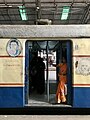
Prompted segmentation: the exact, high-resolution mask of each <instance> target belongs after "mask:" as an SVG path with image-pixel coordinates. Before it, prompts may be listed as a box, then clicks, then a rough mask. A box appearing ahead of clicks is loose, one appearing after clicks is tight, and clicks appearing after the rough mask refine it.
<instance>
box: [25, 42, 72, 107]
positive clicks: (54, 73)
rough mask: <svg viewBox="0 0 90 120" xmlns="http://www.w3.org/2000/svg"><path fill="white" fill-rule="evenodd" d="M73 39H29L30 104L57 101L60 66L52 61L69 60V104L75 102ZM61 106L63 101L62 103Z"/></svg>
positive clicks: (27, 81)
mask: <svg viewBox="0 0 90 120" xmlns="http://www.w3.org/2000/svg"><path fill="white" fill-rule="evenodd" d="M71 51H72V49H71V41H29V40H28V41H27V42H26V45H25V100H26V103H28V105H30V106H33V105H34V106H37V105H39V106H47V105H55V104H56V98H55V96H56V91H57V86H58V82H59V78H58V72H59V69H58V68H56V67H54V66H53V65H51V64H50V61H52V63H53V64H58V63H61V61H62V57H63V56H65V57H66V59H67V65H68V73H67V79H68V81H67V84H66V88H67V90H66V91H65V92H66V93H65V95H66V99H67V103H66V105H67V104H68V105H71V104H72V100H71V98H72V82H71V81H72V75H71V73H72V59H71V56H72V52H71ZM58 105H60V104H58Z"/></svg>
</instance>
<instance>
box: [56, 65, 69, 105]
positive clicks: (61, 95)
mask: <svg viewBox="0 0 90 120" xmlns="http://www.w3.org/2000/svg"><path fill="white" fill-rule="evenodd" d="M56 67H59V68H60V71H59V74H58V76H59V83H58V87H57V92H56V100H57V101H58V103H60V102H66V97H65V84H66V83H67V76H66V73H67V64H66V63H64V64H63V63H61V64H58V65H57V66H56Z"/></svg>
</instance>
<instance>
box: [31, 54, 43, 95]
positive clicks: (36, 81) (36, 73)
mask: <svg viewBox="0 0 90 120" xmlns="http://www.w3.org/2000/svg"><path fill="white" fill-rule="evenodd" d="M30 65H31V72H30V75H31V83H32V88H33V90H36V91H37V93H39V94H43V93H44V91H45V75H44V70H45V63H44V62H43V58H41V57H38V56H37V55H35V56H34V57H33V59H32V61H31V62H30Z"/></svg>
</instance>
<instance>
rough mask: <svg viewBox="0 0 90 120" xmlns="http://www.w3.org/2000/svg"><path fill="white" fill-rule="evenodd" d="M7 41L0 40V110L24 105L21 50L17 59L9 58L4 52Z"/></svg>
mask: <svg viewBox="0 0 90 120" xmlns="http://www.w3.org/2000/svg"><path fill="white" fill-rule="evenodd" d="M9 40H10V39H2V40H0V108H4V107H5V108H8V107H9V108H10V107H23V106H24V104H25V103H24V102H25V101H24V100H25V99H24V79H23V57H24V56H23V49H22V51H21V54H20V55H19V56H18V57H11V56H9V55H8V53H7V50H6V49H7V44H8V41H9ZM23 41H24V40H23ZM20 42H21V44H22V41H21V40H20ZM22 45H23V44H22Z"/></svg>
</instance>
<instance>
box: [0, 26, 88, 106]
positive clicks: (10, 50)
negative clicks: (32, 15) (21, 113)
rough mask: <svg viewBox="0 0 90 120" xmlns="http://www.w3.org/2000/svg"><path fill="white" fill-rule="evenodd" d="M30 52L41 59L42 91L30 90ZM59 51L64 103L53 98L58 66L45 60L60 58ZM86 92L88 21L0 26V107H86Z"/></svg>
mask: <svg viewBox="0 0 90 120" xmlns="http://www.w3.org/2000/svg"><path fill="white" fill-rule="evenodd" d="M34 52H36V53H37V54H38V56H41V57H43V58H44V59H45V61H44V62H45V71H44V72H45V92H44V94H42V95H40V94H37V93H36V92H35V91H33V93H32V91H30V90H31V87H32V86H31V81H30V80H31V76H30V70H31V67H30V61H31V59H32V56H33V53H34ZM54 53H55V54H54ZM62 54H64V55H65V56H66V58H67V65H68V72H67V79H68V82H67V85H66V86H67V103H66V104H65V105H63V104H57V103H56V102H55V93H56V89H57V83H58V76H57V74H58V69H55V68H53V67H52V66H50V65H49V64H48V61H49V58H51V59H53V62H55V63H58V62H60V61H61V58H62ZM52 57H53V58H52ZM89 93H90V25H66V26H65V25H57V26H55V25H31V26H29V25H28V26H25V25H19V26H17V25H14V26H10V25H1V26H0V108H16V107H18V108H20V107H25V106H42V107H43V106H56V107H57V106H58V107H62V106H65V107H72V108H90V94H89Z"/></svg>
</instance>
